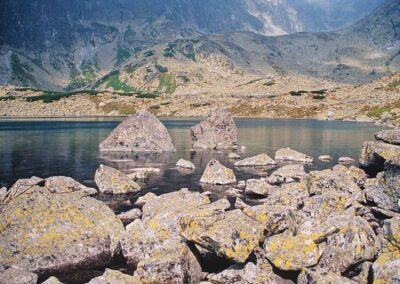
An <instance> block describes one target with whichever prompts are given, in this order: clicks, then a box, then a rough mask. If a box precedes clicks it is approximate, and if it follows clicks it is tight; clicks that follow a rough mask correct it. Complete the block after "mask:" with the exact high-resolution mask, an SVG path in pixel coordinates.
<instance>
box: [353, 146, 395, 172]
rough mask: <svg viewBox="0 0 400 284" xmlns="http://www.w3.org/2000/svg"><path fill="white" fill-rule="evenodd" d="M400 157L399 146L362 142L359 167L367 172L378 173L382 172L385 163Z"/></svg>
mask: <svg viewBox="0 0 400 284" xmlns="http://www.w3.org/2000/svg"><path fill="white" fill-rule="evenodd" d="M398 156H400V146H395V145H391V144H386V143H382V142H364V144H363V146H362V149H361V154H360V165H361V166H362V167H363V168H366V169H367V170H369V171H373V172H380V171H383V170H384V165H385V162H386V161H388V160H391V159H393V158H396V157H398Z"/></svg>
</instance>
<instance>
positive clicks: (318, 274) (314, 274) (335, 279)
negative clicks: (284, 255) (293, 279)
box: [297, 269, 357, 284]
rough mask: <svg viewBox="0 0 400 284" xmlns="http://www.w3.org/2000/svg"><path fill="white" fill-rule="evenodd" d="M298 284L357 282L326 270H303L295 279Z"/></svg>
mask: <svg viewBox="0 0 400 284" xmlns="http://www.w3.org/2000/svg"><path fill="white" fill-rule="evenodd" d="M297 283H298V284H310V283H332V284H333V283H340V284H356V283H357V282H355V281H353V280H351V279H349V278H346V277H343V276H341V275H340V274H336V273H334V272H331V271H326V270H317V271H314V270H311V269H303V270H302V271H301V273H300V275H299V277H298V278H297Z"/></svg>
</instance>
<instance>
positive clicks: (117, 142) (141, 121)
mask: <svg viewBox="0 0 400 284" xmlns="http://www.w3.org/2000/svg"><path fill="white" fill-rule="evenodd" d="M100 151H110V152H137V153H141V152H143V153H146V152H147V153H163V152H174V151H175V147H174V145H173V143H172V139H171V137H170V135H169V134H168V131H167V129H166V128H165V126H164V125H163V124H162V123H161V122H160V121H159V120H158V118H157V117H155V116H154V115H153V114H151V113H150V112H148V111H147V110H141V111H138V112H137V113H136V114H135V115H133V116H130V117H128V118H126V119H125V120H124V121H122V122H121V124H120V125H119V126H118V127H117V128H115V129H114V130H113V131H112V132H111V134H110V135H109V136H108V137H107V138H106V139H105V140H104V141H103V142H101V143H100Z"/></svg>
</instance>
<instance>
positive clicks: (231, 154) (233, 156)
mask: <svg viewBox="0 0 400 284" xmlns="http://www.w3.org/2000/svg"><path fill="white" fill-rule="evenodd" d="M228 158H229V159H231V160H238V159H240V155H239V154H237V153H229V155H228Z"/></svg>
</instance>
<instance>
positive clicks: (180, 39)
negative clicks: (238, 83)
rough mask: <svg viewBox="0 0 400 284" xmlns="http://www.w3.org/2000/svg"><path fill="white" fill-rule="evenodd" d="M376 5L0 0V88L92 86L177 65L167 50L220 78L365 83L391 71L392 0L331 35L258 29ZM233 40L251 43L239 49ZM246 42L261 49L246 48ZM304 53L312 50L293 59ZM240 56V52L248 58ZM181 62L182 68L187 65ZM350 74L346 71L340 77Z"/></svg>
mask: <svg viewBox="0 0 400 284" xmlns="http://www.w3.org/2000/svg"><path fill="white" fill-rule="evenodd" d="M316 2H318V5H317V4H315V3H316ZM361 2H362V5H361V4H360V3H361ZM382 2H383V0H366V1H361V0H351V1H346V3H344V2H343V0H335V1H316V0H300V1H295V0H218V1H214V0H204V1H195V0H147V1H144V0H138V1H130V0H108V1H105V0H99V1H93V0H80V1H78V0H71V1H61V0H52V1H50V0H41V1H39V0H32V1H28V2H25V1H24V5H21V3H22V2H21V0H17V1H16V0H13V1H11V0H5V1H1V4H0V5H1V9H0V84H4V83H11V84H15V85H21V86H33V87H37V88H43V89H50V90H62V89H64V90H75V89H80V88H87V87H88V86H91V87H93V85H95V86H96V84H95V82H99V80H100V81H101V80H102V78H103V77H104V76H108V73H109V72H111V71H116V70H120V69H121V70H124V69H126V68H128V69H130V70H133V69H135V70H136V69H140V68H141V67H143V66H147V65H149V66H150V65H152V66H153V67H154V66H156V65H157V64H158V62H162V61H165V60H166V59H170V60H169V61H168V64H172V65H174V64H178V65H180V64H183V63H182V62H183V61H182V58H181V59H180V57H179V56H177V55H176V54H175V53H176V52H178V53H180V54H184V55H187V56H188V57H189V58H190V57H191V56H192V55H193V57H195V56H197V57H198V58H197V60H196V62H194V61H193V60H192V61H191V62H189V63H193V64H194V63H196V64H203V65H205V66H208V67H206V68H207V69H210V68H214V67H212V66H214V65H215V64H222V65H223V66H224V68H225V69H224V72H227V73H226V74H229V72H231V71H229V70H236V71H237V72H250V73H260V74H272V75H274V74H275V75H282V74H291V73H299V72H302V71H301V70H302V69H306V70H308V71H306V73H307V74H309V75H310V76H318V77H319V78H325V79H327V80H338V81H340V82H345V83H357V82H360V81H366V80H369V79H371V80H372V79H375V78H376V77H379V76H381V75H385V74H387V72H390V71H393V70H396V66H397V60H398V56H397V55H396V52H394V51H396V50H397V48H398V46H397V43H398V41H399V32H398V23H399V19H398V15H399V14H398V13H397V12H398V8H399V2H398V1H396V0H389V1H386V3H385V4H383V5H382V6H381V7H380V8H378V9H377V10H376V11H375V12H374V14H373V15H371V16H369V17H367V18H366V19H365V20H362V21H361V22H360V23H359V24H354V25H353V26H351V27H348V28H345V29H343V30H341V31H340V32H337V33H334V32H332V33H320V34H318V33H317V34H308V33H307V34H303V33H300V34H294V35H287V36H283V37H276V38H275V37H271V38H270V37H264V36H263V35H271V34H272V35H277V34H286V33H289V34H290V33H293V32H299V31H324V30H332V29H337V28H341V27H343V26H345V25H347V24H348V23H349V22H350V19H351V20H352V21H354V20H355V19H358V18H359V17H361V16H364V15H365V14H367V13H368V12H369V11H370V10H371V9H372V7H374V6H376V5H378V4H380V3H382ZM357 5H359V6H358V8H357V9H355V8H354V7H356V6H357ZM360 5H361V6H360ZM340 7H342V8H343V7H348V11H346V12H344V13H342V14H338V13H335V11H337V9H339V8H340ZM385 7H386V8H385ZM391 10H392V12H391ZM396 13H397V15H396ZM329 15H330V16H329ZM334 16H335V17H334ZM341 18H342V19H341ZM333 19H337V20H333ZM363 21H364V22H363ZM390 22H393V23H394V25H390ZM237 32H239V33H237ZM240 32H244V34H240ZM249 32H250V33H249ZM251 32H254V33H256V34H253V33H251ZM214 34H215V36H214ZM218 34H219V35H218ZM257 34H260V35H257ZM354 37H356V38H357V39H359V40H360V42H359V43H358V44H357V43H352V42H351V41H353V40H354ZM242 40H249V41H250V42H249V43H248V44H247V45H246V44H245V45H244V43H243V42H241V41H242ZM253 42H254V43H255V44H252V43H253ZM330 44H331V45H332V44H334V45H337V46H330ZM170 45H171V46H170ZM254 47H257V48H258V49H261V50H257V51H254V52H252V51H251V49H252V48H254ZM375 48H376V50H375ZM388 48H391V49H390V50H387V49H388ZM159 49H160V50H159ZM178 49H179V50H178ZM380 49H383V50H382V51H381V50H380ZM300 50H301V51H302V53H303V54H300V53H299V51H300ZM313 52H314V53H315V55H313V54H312V53H313ZM192 53H193V54H192ZM196 53H197V54H196ZM304 53H311V54H310V55H309V56H306V57H305V58H301V57H302V56H304ZM298 56H300V57H298ZM362 57H363V58H362ZM183 58H185V57H183ZM243 58H248V60H247V62H248V63H246V62H244V60H243ZM325 59H327V60H332V63H331V65H329V66H328V65H327V67H326V68H325V67H324V66H325V65H326V64H325V63H324V64H323V66H322V65H321V66H319V63H318V62H319V61H321V60H325ZM352 59H354V62H357V63H354V64H359V65H360V64H361V65H365V64H369V67H368V68H364V67H365V66H363V67H362V68H363V70H361V69H360V70H359V68H354V70H353V69H352V67H351V66H352V64H353V63H352V62H351V61H352ZM388 61H390V62H389V63H387V62H388ZM149 62H150V63H149ZM371 62H372V63H371ZM385 64H388V65H387V66H386V67H385ZM310 65H312V66H310ZM129 66H130V67H131V68H129ZM196 66H197V65H196ZM196 66H193V68H197V67H196ZM349 66H350V67H349ZM390 66H392V67H393V68H394V69H393V70H391V69H390ZM220 67H221V66H219V67H218V68H220ZM328 67H329V68H328ZM331 67H332V68H331ZM359 67H360V66H359ZM182 68H183V70H182V71H185V70H184V69H185V68H186V67H185V66H183V67H181V69H182ZM335 70H336V71H335ZM211 71H212V70H211V69H210V72H211ZM236 71H235V72H236ZM333 71H335V72H336V73H333ZM353 71H354V76H353V77H352V75H346V74H347V73H349V74H353ZM385 72H386V73H385ZM122 73H123V71H122ZM342 73H343V74H345V75H343V74H342ZM368 74H371V75H368ZM142 75H143V74H142ZM367 75H368V76H367ZM138 76H139V75H136V77H138ZM143 76H145V77H146V76H147V77H148V74H144V75H143ZM147 77H146V78H147ZM350 77H352V78H350ZM142 81H146V80H143V78H139V79H138V82H136V83H134V84H133V85H139V86H140V87H141V88H146V89H152V88H151V86H147V85H146V84H142V83H143V82H142ZM150 81H151V80H150ZM153 83H154V82H153ZM154 84H157V83H154ZM97 85H98V84H97Z"/></svg>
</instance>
